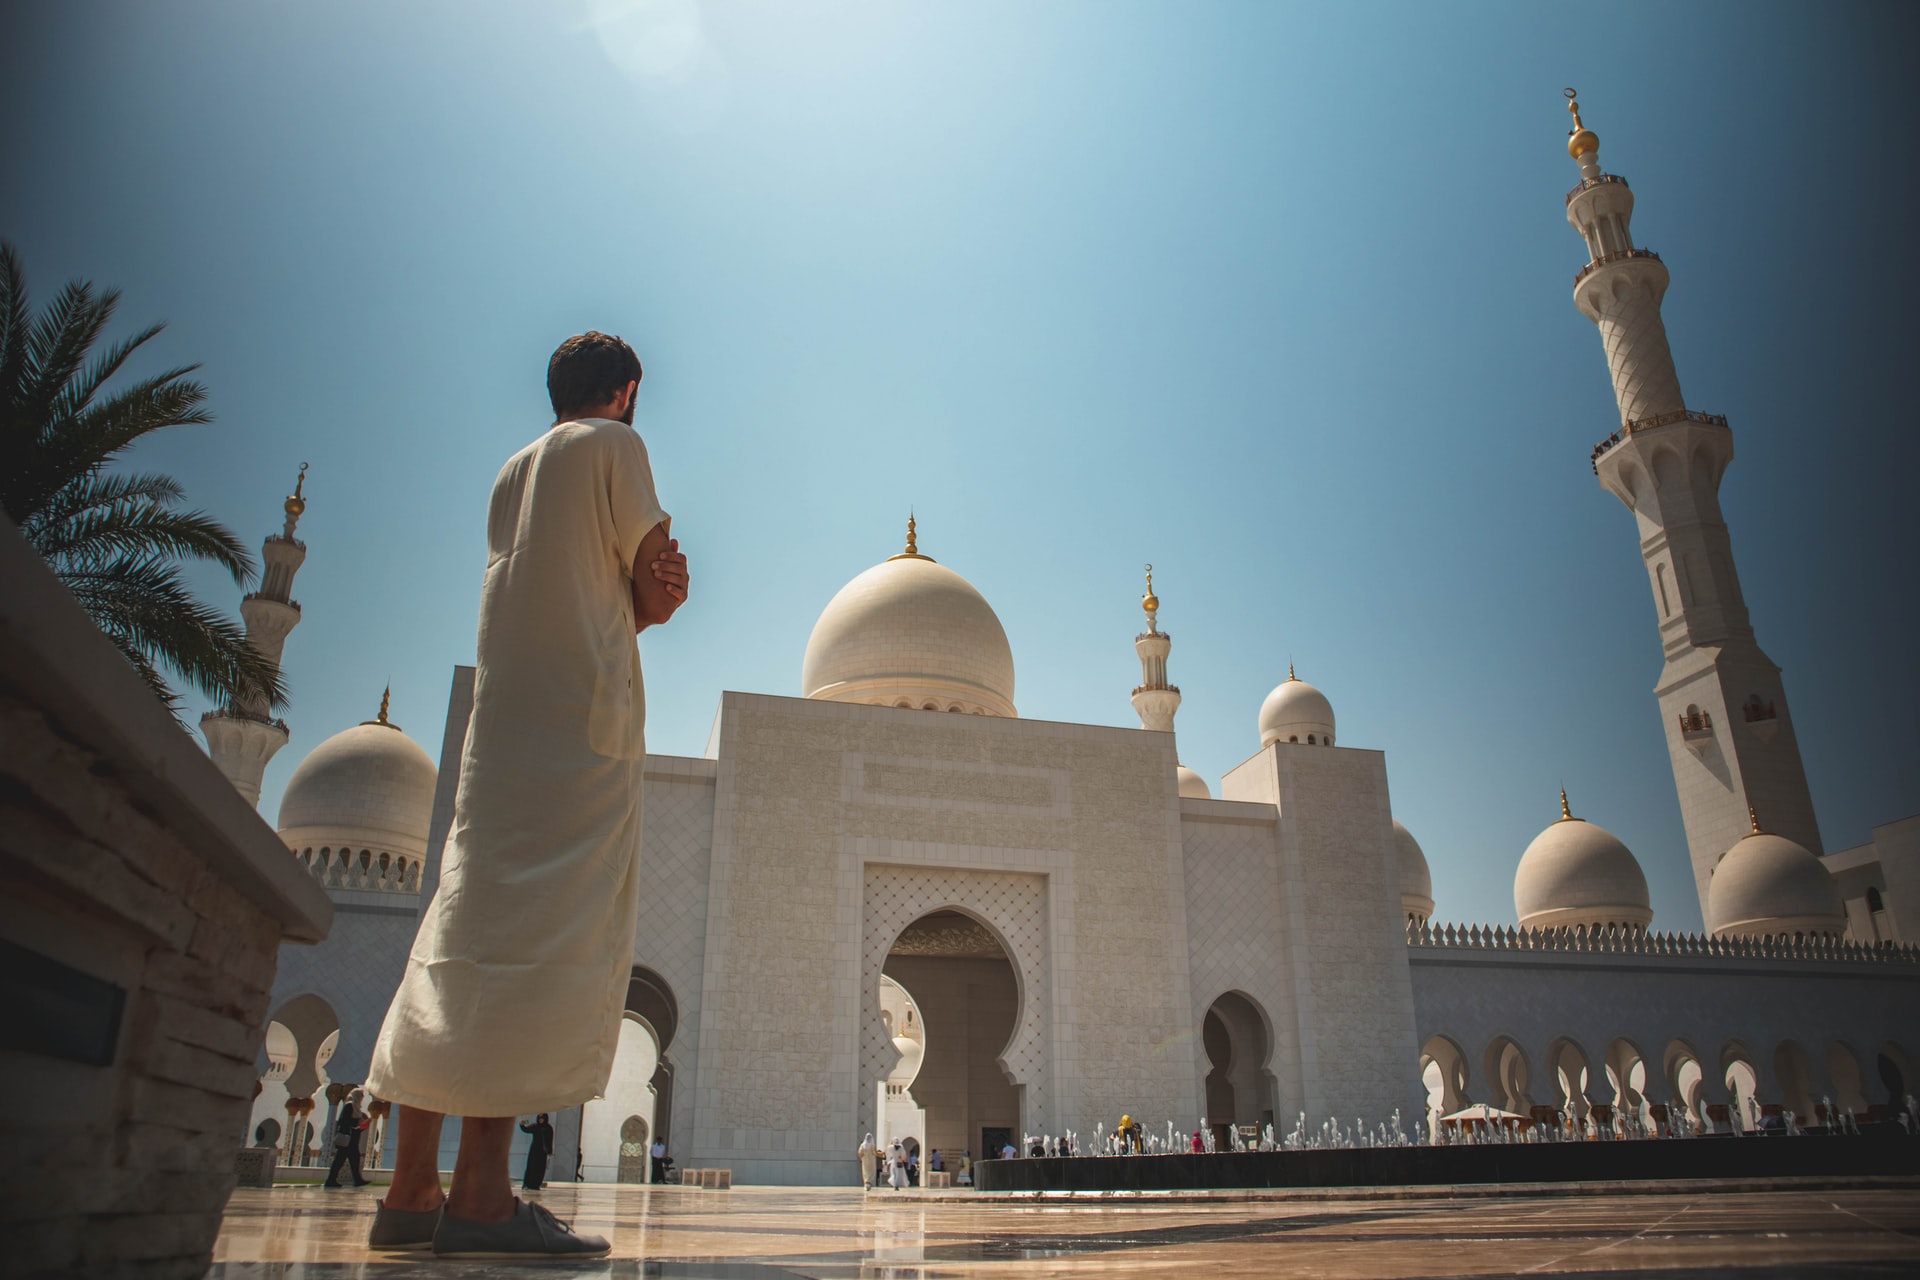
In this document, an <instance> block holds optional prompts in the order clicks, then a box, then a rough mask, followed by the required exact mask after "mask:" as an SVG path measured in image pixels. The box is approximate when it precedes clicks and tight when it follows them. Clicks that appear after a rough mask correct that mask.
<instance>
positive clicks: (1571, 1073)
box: [1547, 1036, 1592, 1129]
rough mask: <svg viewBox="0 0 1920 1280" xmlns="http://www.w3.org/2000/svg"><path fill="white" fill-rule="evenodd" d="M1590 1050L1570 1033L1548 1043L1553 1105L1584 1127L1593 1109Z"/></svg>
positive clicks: (1548, 1076)
mask: <svg viewBox="0 0 1920 1280" xmlns="http://www.w3.org/2000/svg"><path fill="white" fill-rule="evenodd" d="M1587 1061H1588V1060H1587V1051H1586V1050H1585V1049H1582V1048H1581V1047H1580V1045H1579V1042H1578V1041H1576V1040H1574V1039H1573V1038H1572V1037H1570V1036H1562V1037H1560V1038H1559V1039H1558V1040H1555V1041H1554V1042H1553V1043H1552V1044H1550V1045H1548V1046H1547V1079H1548V1081H1549V1082H1550V1083H1551V1084H1552V1085H1553V1090H1554V1098H1553V1105H1554V1109H1555V1110H1556V1111H1558V1112H1560V1113H1561V1115H1563V1116H1566V1117H1567V1118H1568V1119H1569V1120H1570V1121H1571V1123H1572V1124H1573V1126H1574V1127H1575V1128H1576V1129H1578V1128H1581V1127H1584V1126H1585V1124H1586V1121H1587V1115H1588V1113H1589V1112H1590V1111H1591V1110H1592V1103H1591V1102H1590V1101H1589V1100H1588V1094H1587V1090H1588V1089H1589V1088H1590V1087H1591V1080H1592V1075H1591V1072H1589V1070H1588V1068H1587Z"/></svg>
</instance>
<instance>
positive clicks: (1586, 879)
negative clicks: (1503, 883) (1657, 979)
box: [1513, 795, 1653, 929]
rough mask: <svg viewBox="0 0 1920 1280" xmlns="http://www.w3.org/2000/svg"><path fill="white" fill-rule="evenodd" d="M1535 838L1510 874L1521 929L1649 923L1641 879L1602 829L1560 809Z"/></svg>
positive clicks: (1644, 882)
mask: <svg viewBox="0 0 1920 1280" xmlns="http://www.w3.org/2000/svg"><path fill="white" fill-rule="evenodd" d="M1561 813H1562V815H1563V816H1562V817H1561V818H1560V820H1559V821H1558V822H1555V823H1554V824H1553V825H1552V826H1550V827H1548V828H1547V829H1546V830H1545V831H1542V832H1541V833H1540V834H1539V835H1537V836H1535V837H1534V839H1533V843H1532V844H1530V845H1528V846H1527V851H1526V852H1525V853H1523V854H1521V855H1520V866H1519V869H1518V870H1517V871H1515V872H1514V876H1513V909H1514V910H1515V911H1516V912H1517V913H1518V914H1519V916H1520V926H1521V927H1522V928H1524V929H1558V928H1568V929H1571V928H1573V927H1575V926H1577V925H1586V926H1587V927H1588V928H1592V927H1594V926H1596V925H1598V926H1603V927H1604V926H1606V925H1620V926H1624V927H1627V928H1634V929H1644V928H1646V927H1647V926H1648V925H1649V924H1651V923H1653V907H1652V906H1651V905H1650V903H1649V900H1648V898H1647V877H1646V876H1645V874H1643V873H1642V872H1641V870H1640V864H1639V862H1637V861H1636V860H1635V859H1634V856H1633V854H1632V853H1631V852H1630V851H1629V850H1628V849H1627V846H1626V845H1624V844H1621V843H1620V841H1619V840H1618V839H1617V838H1616V837H1615V836H1614V834H1613V833H1612V832H1610V831H1608V830H1607V829H1606V828H1604V827H1596V826H1595V825H1594V824H1593V823H1591V822H1584V821H1582V820H1581V819H1579V818H1576V817H1573V816H1572V815H1570V814H1568V813H1567V811H1566V797H1565V796H1564V795H1562V797H1561Z"/></svg>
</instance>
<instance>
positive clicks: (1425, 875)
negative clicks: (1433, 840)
mask: <svg viewBox="0 0 1920 1280" xmlns="http://www.w3.org/2000/svg"><path fill="white" fill-rule="evenodd" d="M1393 851H1394V856H1395V861H1397V862H1398V863H1399V865H1400V910H1401V912H1402V913H1403V914H1405V915H1409V916H1412V917H1413V918H1414V919H1416V920H1425V919H1426V918H1427V917H1429V916H1431V915H1432V914H1433V873H1432V872H1431V871H1429V870H1428V869H1427V855H1426V853H1425V852H1424V851H1423V850H1422V849H1421V848H1420V842H1419V841H1418V840H1415V839H1414V838H1413V832H1411V831H1409V830H1407V829H1406V827H1405V826H1404V825H1402V823H1401V821H1400V819H1398V818H1395V819H1394V820H1393Z"/></svg>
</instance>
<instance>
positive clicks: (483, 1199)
mask: <svg viewBox="0 0 1920 1280" xmlns="http://www.w3.org/2000/svg"><path fill="white" fill-rule="evenodd" d="M519 1207H520V1202H519V1201H518V1200H516V1199H515V1198H514V1197H513V1195H512V1194H511V1193H504V1194H501V1195H498V1196H473V1197H467V1196H462V1195H461V1194H460V1189H459V1188H458V1187H455V1188H454V1190H453V1194H451V1195H449V1196H448V1197H447V1213H448V1215H449V1216H451V1217H455V1218H458V1219H460V1220H461V1221H462V1222H505V1221H506V1220H507V1219H508V1218H511V1217H512V1216H513V1215H514V1212H515V1211H516V1210H517V1209H518V1208H519Z"/></svg>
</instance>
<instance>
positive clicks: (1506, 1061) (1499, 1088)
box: [1485, 1036, 1533, 1116]
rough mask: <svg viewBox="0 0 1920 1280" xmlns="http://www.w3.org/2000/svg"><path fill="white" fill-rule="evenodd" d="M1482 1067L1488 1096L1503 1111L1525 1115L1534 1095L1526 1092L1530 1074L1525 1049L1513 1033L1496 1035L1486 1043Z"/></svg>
mask: <svg viewBox="0 0 1920 1280" xmlns="http://www.w3.org/2000/svg"><path fill="white" fill-rule="evenodd" d="M1485 1067H1486V1077H1487V1085H1488V1088H1489V1090H1490V1093H1491V1097H1490V1099H1489V1100H1490V1101H1492V1102H1493V1104H1494V1105H1495V1106H1497V1107H1499V1108H1500V1109H1501V1110H1502V1111H1511V1112H1512V1113H1513V1114H1514V1115H1517V1116H1524V1115H1527V1114H1528V1113H1529V1112H1530V1111H1531V1110H1532V1107H1533V1098H1532V1097H1531V1096H1530V1095H1529V1094H1528V1093H1527V1086H1528V1084H1529V1083H1530V1082H1531V1079H1532V1074H1533V1073H1532V1069H1531V1068H1530V1067H1529V1065H1528V1063H1527V1051H1526V1050H1525V1049H1522V1048H1521V1047H1520V1044H1519V1042H1518V1041H1517V1040H1515V1039H1514V1038H1513V1037H1512V1036H1495V1037H1494V1038H1493V1041H1492V1042H1491V1043H1489V1044H1488V1045H1487V1057H1486V1064H1485Z"/></svg>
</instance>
